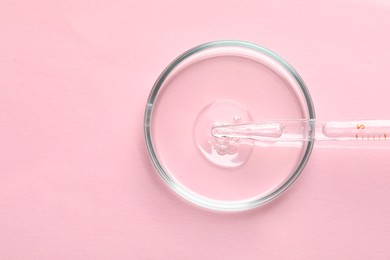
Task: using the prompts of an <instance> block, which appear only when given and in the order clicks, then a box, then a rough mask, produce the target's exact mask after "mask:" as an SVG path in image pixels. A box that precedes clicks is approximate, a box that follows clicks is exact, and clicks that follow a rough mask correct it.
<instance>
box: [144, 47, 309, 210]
mask: <svg viewBox="0 0 390 260" xmlns="http://www.w3.org/2000/svg"><path fill="white" fill-rule="evenodd" d="M222 46H231V47H243V48H249V49H252V50H255V51H259V52H261V53H263V54H265V55H267V56H269V57H271V58H272V59H274V60H275V61H277V62H278V63H280V64H281V65H282V66H283V67H284V68H285V69H287V70H288V71H289V72H290V74H291V75H292V76H293V77H294V78H295V80H296V81H297V83H298V84H299V86H300V88H301V90H302V92H303V94H304V97H305V100H306V104H307V109H308V113H309V119H315V111H314V105H313V102H312V99H311V96H310V93H309V91H308V89H307V87H306V85H305V83H304V82H303V79H302V78H301V77H300V76H299V74H298V72H297V71H296V70H295V69H294V68H293V67H292V66H291V65H290V64H288V63H287V62H286V61H285V60H284V59H283V58H281V57H280V56H279V55H278V54H276V53H275V52H273V51H271V50H269V49H267V48H264V47H262V46H260V45H257V44H254V43H250V42H246V41H238V40H220V41H213V42H208V43H204V44H201V45H198V46H196V47H194V48H192V49H190V50H188V51H186V52H184V53H183V54H181V55H180V56H179V57H177V58H176V59H175V60H174V61H172V62H171V63H170V64H169V65H168V67H166V68H165V70H164V71H163V72H162V73H161V75H160V76H159V77H158V79H157V81H156V82H155V84H154V86H153V88H152V90H151V92H150V95H149V97H148V100H147V103H146V109H145V115H144V137H145V142H146V147H147V151H148V155H149V157H150V159H151V161H152V163H153V165H154V167H155V168H156V170H157V172H158V173H159V175H160V177H161V178H162V179H163V180H164V181H165V182H166V183H167V184H168V185H169V187H170V188H171V189H172V190H173V191H175V192H176V193H177V194H179V195H180V196H181V197H182V198H184V199H186V200H187V201H189V202H191V203H194V204H195V205H197V206H200V207H203V208H206V209H210V210H215V211H225V212H237V211H245V210H250V209H254V208H257V207H259V206H262V205H264V204H266V203H268V202H270V201H272V200H274V199H276V198H277V197H279V196H280V195H281V194H283V193H284V192H285V191H286V190H287V189H288V188H289V187H290V186H291V185H292V184H293V183H294V182H295V181H296V179H297V178H298V177H299V175H300V174H301V172H302V170H303V169H304V168H305V166H306V164H307V161H308V159H309V157H310V154H311V152H312V149H313V146H314V141H308V142H307V146H306V150H305V153H304V155H303V157H302V160H301V162H300V164H299V165H298V167H297V169H296V171H295V172H294V174H293V175H292V176H291V177H290V178H289V179H288V180H287V181H286V182H285V183H284V184H283V185H281V186H280V187H279V188H278V189H276V190H275V191H273V192H272V193H270V194H268V195H267V196H264V197H262V198H258V199H254V200H252V201H247V200H246V201H230V202H226V201H220V200H212V199H208V198H204V197H202V196H200V195H198V194H195V193H193V192H191V191H189V190H188V189H186V188H185V187H183V186H182V185H180V184H178V183H176V182H175V181H174V180H173V179H172V178H171V177H170V176H169V175H168V174H167V173H166V172H165V171H164V168H163V167H162V165H161V164H160V162H159V161H158V159H157V155H156V153H155V151H154V147H153V141H152V137H151V119H152V118H151V116H152V112H153V104H154V102H155V100H156V97H157V95H158V92H159V90H160V88H161V86H162V85H163V83H164V81H165V79H166V78H167V76H168V75H169V74H170V73H171V71H172V70H173V69H174V68H175V67H176V66H177V65H178V64H180V63H181V62H182V61H183V60H185V59H186V58H188V57H189V56H191V55H193V54H195V53H197V52H200V51H202V50H204V49H209V48H213V47H222ZM310 128H311V129H314V127H313V125H312V123H311V125H310ZM310 135H311V136H314V132H313V131H311V132H310ZM311 139H312V138H311Z"/></svg>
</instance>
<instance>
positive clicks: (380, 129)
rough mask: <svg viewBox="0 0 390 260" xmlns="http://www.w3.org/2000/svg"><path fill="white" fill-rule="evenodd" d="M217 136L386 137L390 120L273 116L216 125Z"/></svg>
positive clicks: (263, 138)
mask: <svg viewBox="0 0 390 260" xmlns="http://www.w3.org/2000/svg"><path fill="white" fill-rule="evenodd" d="M211 132H212V135H213V136H214V137H217V138H222V137H223V138H239V139H252V140H254V141H258V142H259V141H260V142H278V141H280V142H288V141H290V142H294V141H295V142H296V141H361V140H367V141H368V140H376V141H387V140H389V138H388V137H389V134H390V120H361V121H318V120H315V119H308V120H301V119H300V120H272V121H264V122H254V123H249V124H236V125H234V124H233V125H223V124H219V125H215V126H213V127H212V128H211Z"/></svg>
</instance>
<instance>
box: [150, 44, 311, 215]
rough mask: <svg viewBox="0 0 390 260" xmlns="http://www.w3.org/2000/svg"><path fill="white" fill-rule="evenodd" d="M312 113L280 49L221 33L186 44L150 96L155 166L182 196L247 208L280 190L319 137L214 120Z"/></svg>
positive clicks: (227, 207)
mask: <svg viewBox="0 0 390 260" xmlns="http://www.w3.org/2000/svg"><path fill="white" fill-rule="evenodd" d="M314 118H315V114H314V108H313V104H312V101H311V98H310V94H309V92H308V90H307V88H306V86H305V84H304V82H303V81H302V79H301V77H300V76H299V75H298V73H297V72H296V71H295V70H294V69H293V68H292V67H291V66H290V65H289V64H288V63H287V62H286V61H284V60H283V59H282V58H281V57H280V56H278V55H277V54H275V53H274V52H272V51H270V50H268V49H266V48H264V47H261V46H259V45H256V44H252V43H248V42H242V41H216V42H210V43H205V44H202V45H199V46H197V47H195V48H193V49H190V50H188V51H186V52H185V53H183V54H182V55H180V56H179V57H178V58H176V59H175V60H174V61H173V62H172V63H171V64H170V65H169V66H168V67H167V68H166V69H165V70H164V71H163V72H162V74H161V75H160V77H159V78H158V79H157V81H156V83H155V85H154V86H153V88H152V90H151V93H150V96H149V98H148V101H147V105H146V111H145V121H144V124H145V125H144V127H145V128H144V130H145V140H146V145H147V149H148V153H149V156H150V158H151V161H152V162H153V164H154V167H155V168H156V170H157V172H158V173H159V175H160V176H161V177H162V179H163V180H164V181H165V182H166V183H167V184H168V185H169V187H170V188H171V189H172V190H174V191H175V192H176V193H177V194H179V195H180V196H181V197H183V198H184V199H186V200H188V201H190V202H192V203H194V204H196V205H198V206H201V207H204V208H208V209H212V210H219V211H241V210H247V209H251V208H255V207H258V206H260V205H263V204H265V203H267V202H269V201H271V200H273V199H275V198H276V197H278V196H279V195H280V194H282V193H283V192H284V191H285V190H286V189H287V188H288V187H289V186H290V185H291V184H292V183H293V182H294V181H295V180H296V179H297V177H298V176H299V175H300V173H301V172H302V170H303V168H304V167H305V164H306V162H307V161H308V158H309V156H310V153H311V150H312V147H313V142H312V141H299V142H298V141H297V142H290V143H289V144H288V145H285V144H284V143H282V142H271V143H258V142H256V141H253V140H248V139H245V140H241V139H240V138H220V137H215V136H214V135H213V132H212V129H213V127H215V126H219V125H224V124H243V123H250V122H254V121H259V120H262V121H264V120H272V119H314Z"/></svg>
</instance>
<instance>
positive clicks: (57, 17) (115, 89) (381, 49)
mask: <svg viewBox="0 0 390 260" xmlns="http://www.w3.org/2000/svg"><path fill="white" fill-rule="evenodd" d="M218 39H241V40H247V41H252V42H255V43H258V44H261V45H263V46H266V47H268V48H270V49H272V50H274V51H276V52H277V53H279V54H280V55H281V56H282V57H284V58H285V59H286V60H288V61H289V62H290V63H291V64H293V65H294V67H296V69H297V70H298V71H299V72H300V74H301V76H302V77H303V78H304V80H305V81H306V83H307V85H308V86H309V88H310V91H311V94H312V97H313V100H314V103H315V106H316V112H317V117H318V118H321V119H349V118H367V119H373V118H386V119H390V111H389V93H390V91H389V87H390V77H389V68H390V48H389V46H390V4H389V3H388V2H385V1H384V0H383V1H379V0H378V1H368V0H367V1H348V0H343V1H336V0H333V1H310V0H299V1H287V0H286V1H255V0H253V1H242V0H241V1H226V0H224V1H208V0H207V1H206V0H201V1H192V2H184V1H178V0H169V1H69V0H67V1H49V0H47V1H7V0H1V1H0V176H1V180H0V259H168V258H172V259H281V258H285V259H332V258H333V259H334V258H338V259H348V258H349V259H352V258H353V259H370V258H373V259H389V258H390V249H389V248H388V242H389V241H390V223H389V219H390V202H389V200H388V198H389V196H390V175H389V168H390V160H389V159H388V158H389V156H390V149H388V148H385V147H373V148H368V147H365V146H363V145H358V144H356V145H355V144H354V145H349V146H348V147H345V148H339V149H336V147H334V146H333V145H332V144H329V145H326V146H325V145H316V147H315V150H314V152H313V155H312V157H311V160H310V162H309V164H308V166H307V168H306V169H305V170H304V172H303V175H302V176H301V178H300V179H299V180H298V182H297V183H296V184H295V185H294V186H293V188H291V189H290V190H289V191H288V192H287V193H286V194H285V195H283V197H281V198H280V199H278V200H277V201H275V202H274V203H272V204H269V205H267V206H265V207H263V208H259V209H256V210H253V211H249V212H245V213H236V214H222V213H214V212H210V211H206V210H202V209H199V208H196V207H193V206H192V205H190V204H188V203H186V202H183V201H182V200H181V199H180V198H179V197H177V196H176V195H175V194H173V193H172V192H171V191H170V190H169V189H168V188H167V186H166V185H165V184H164V183H163V182H162V181H161V180H160V178H159V177H158V176H157V174H156V173H155V172H154V170H153V167H152V165H151V163H150V162H149V159H148V156H147V153H146V149H145V145H144V142H143V112H144V106H145V102H146V99H147V96H148V94H149V91H150V89H151V87H152V85H153V83H154V81H155V80H156V78H157V77H158V75H159V74H160V72H161V71H162V70H163V68H165V66H166V65H167V64H168V63H169V62H170V61H171V60H172V59H173V58H175V57H176V56H177V55H178V54H180V53H181V52H183V51H185V50H186V49H188V48H190V47H192V46H194V45H197V44H200V43H203V42H207V41H211V40H218Z"/></svg>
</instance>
